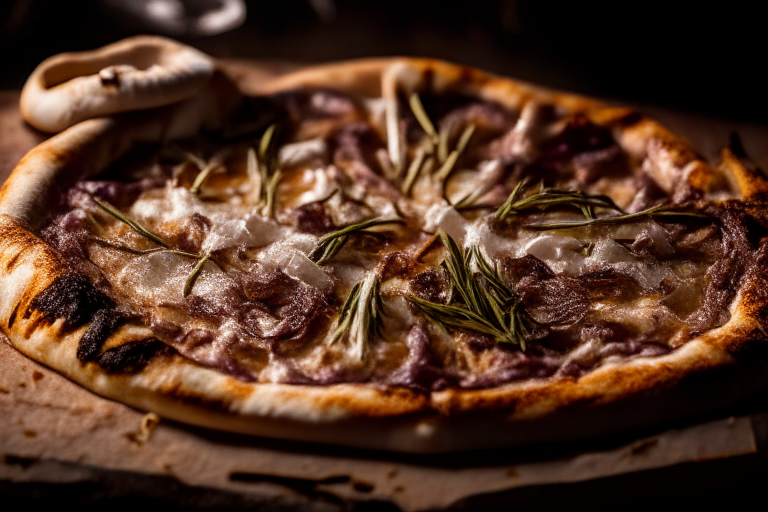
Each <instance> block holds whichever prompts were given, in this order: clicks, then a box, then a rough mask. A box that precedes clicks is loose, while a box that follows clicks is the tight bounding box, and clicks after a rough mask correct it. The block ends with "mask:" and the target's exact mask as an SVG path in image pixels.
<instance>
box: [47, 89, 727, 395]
mask: <svg viewBox="0 0 768 512" xmlns="http://www.w3.org/2000/svg"><path fill="white" fill-rule="evenodd" d="M268 100H269V101H270V102H271V104H272V105H274V107H275V111H276V112H278V114H276V115H275V120H274V121H275V125H276V126H279V127H280V136H279V139H278V140H279V148H278V150H277V151H276V156H275V160H276V167H277V168H279V169H280V170H281V172H282V177H281V179H280V181H279V183H278V185H277V187H276V193H275V208H274V215H272V216H270V215H269V214H268V213H266V212H265V210H264V207H263V206H262V205H261V204H260V200H261V199H260V196H259V193H258V187H259V185H260V184H259V183H258V180H256V179H254V176H251V175H249V173H248V164H247V161H248V149H249V148H252V147H258V144H259V140H260V137H261V133H259V134H257V135H254V137H253V138H252V139H250V140H247V141H242V140H238V141H230V142H222V141H213V140H208V139H205V138H203V137H201V138H200V139H199V140H195V141H188V142H185V143H182V144H181V145H180V146H179V147H177V148H175V149H174V151H169V150H168V148H166V149H165V150H162V151H160V152H158V153H156V154H154V155H152V156H150V157H146V156H145V155H144V156H140V157H135V158H134V159H133V160H130V161H128V162H124V163H122V164H121V166H120V168H116V169H114V170H113V171H112V174H111V175H109V174H108V175H107V176H106V177H104V178H103V179H101V180H100V181H85V182H81V183H79V184H78V185H77V186H75V187H74V188H72V189H71V190H69V191H68V192H67V193H66V194H65V197H63V198H62V201H61V203H62V207H61V208H60V210H59V211H57V212H56V213H55V215H54V216H53V217H52V218H51V220H50V222H49V223H48V224H47V226H46V227H45V228H44V229H43V230H42V237H43V239H44V240H45V241H46V242H48V243H49V244H51V245H52V246H53V247H55V248H56V249H57V250H59V251H60V252H61V253H62V254H63V255H64V256H65V257H66V258H67V259H68V261H70V262H71V264H72V265H73V267H75V268H76V269H77V270H78V271H80V272H82V273H83V274H85V275H86V276H88V277H89V278H90V279H91V280H92V281H93V282H95V283H96V285H97V286H98V287H99V288H100V289H101V290H103V291H104V292H105V293H106V294H107V295H109V296H111V297H114V298H115V301H116V303H118V304H120V308H121V313H122V314H124V315H126V316H131V317H138V318H140V319H141V321H142V322H143V324H144V325H145V326H146V328H147V329H148V330H149V331H151V334H152V335H153V336H155V337H156V338H157V339H159V340H160V341H162V342H163V343H165V344H166V345H169V346H170V347H172V348H173V349H175V350H176V351H178V353H179V354H181V355H182V356H183V357H185V358H188V359H190V360H192V361H194V362H196V363H198V364H200V365H204V366H206V367H210V368H214V369H217V370H219V371H221V372H223V373H224V374H227V375H230V376H233V377H235V378H237V379H240V380H243V381H250V382H264V383H266V382H272V383H287V384H334V383H344V382H367V383H372V384H386V385H395V386H405V387H409V388H413V389H427V390H439V389H443V388H445V387H459V388H483V387H490V386H498V385H501V384H504V383H507V382H514V381H519V380H522V379H546V378H553V379H557V378H573V377H578V376H580V375H582V374H584V373H586V372H589V371H592V370H594V369H595V368H598V367H600V366H601V365H605V364H609V363H610V362H611V361H615V360H619V359H626V358H635V357H656V356H659V355H662V354H667V353H669V352H671V351H674V350H676V349H678V348H679V347H680V346H682V345H683V344H685V342H686V341H687V340H688V339H690V338H691V337H692V336H694V335H697V334H700V333H702V332H706V331H707V330H710V329H713V328H715V327H718V326H719V325H722V324H723V323H724V322H725V321H727V309H728V308H727V303H728V302H729V301H731V300H733V297H732V296H729V295H728V293H727V292H724V291H723V290H722V289H721V286H722V284H721V282H720V281H718V280H717V279H716V274H717V272H718V271H719V272H722V270H718V269H717V268H715V270H713V264H714V263H715V261H716V260H717V259H718V258H719V257H720V256H721V255H722V254H723V253H724V251H725V249H724V246H725V245H727V244H728V243H737V242H729V240H732V239H734V237H735V238H738V237H739V236H741V235H739V234H738V233H735V234H734V233H730V232H724V229H728V228H727V226H726V228H721V227H719V226H720V225H718V224H716V223H714V222H713V221H712V220H711V218H714V217H716V216H717V215H718V213H717V212H715V213H712V214H711V218H709V217H705V218H702V219H694V220H685V221H679V220H677V221H676V220H674V219H673V220H671V221H668V220H664V221H658V220H654V219H653V218H640V219H638V220H636V221H633V222H628V223H621V224H616V225H613V224H605V225H595V226H591V227H586V228H578V229H550V230H544V231H538V230H533V229H529V228H527V227H526V226H527V225H529V224H535V223H537V222H569V221H578V220H581V219H583V218H584V216H583V215H582V213H581V212H579V210H578V209H573V208H571V209H569V208H564V209H553V210H546V211H545V210H540V211H531V212H526V213H525V214H523V215H520V216H517V217H515V218H513V219H511V220H510V221H505V222H499V221H498V220H497V217H496V208H497V207H498V206H499V205H501V204H502V203H503V202H504V200H505V199H506V198H507V197H508V196H509V194H510V193H511V192H512V190H513V189H514V188H515V186H516V185H518V184H519V183H520V182H521V181H523V180H526V179H527V180H529V181H530V182H531V183H532V185H531V186H530V187H531V188H530V190H534V191H535V190H536V189H537V188H536V187H537V185H536V184H537V183H538V182H539V181H541V182H542V184H543V185H545V186H546V187H549V188H552V187H556V188H559V189H569V190H579V191H583V192H585V193H588V194H591V195H594V196H598V195H606V196H608V197H610V198H611V199H612V200H613V201H614V202H615V203H616V205H617V206H618V207H620V208H621V209H623V210H624V211H625V212H628V213H634V212H639V211H642V210H644V209H647V208H649V207H651V206H653V205H655V204H661V203H664V202H665V201H669V199H670V198H669V197H667V195H666V193H664V192H663V190H662V188H660V186H659V185H663V184H657V183H654V182H652V180H650V179H649V178H648V177H647V175H646V174H645V173H644V169H646V168H648V167H649V166H663V165H669V163H668V162H665V161H664V160H663V159H661V160H658V161H651V160H646V161H638V160H637V159H636V158H634V157H631V156H630V155H628V154H627V153H625V152H623V151H622V150H621V148H620V147H619V145H618V144H617V143H616V141H615V140H614V138H613V134H612V132H611V131H610V130H609V129H607V128H604V127H601V126H598V125H596V124H593V123H591V122H590V121H588V120H587V119H586V118H579V117H576V118H573V117H572V116H567V115H565V114H564V113H560V112H557V111H551V110H547V111H543V110H546V109H543V108H540V107H537V106H536V105H533V104H531V105H530V106H529V107H526V109H524V110H523V112H522V113H521V114H520V115H517V113H515V112H510V111H508V110H506V109H504V108H502V107H501V106H500V105H498V104H495V103H493V102H490V101H484V100H479V99H477V98H469V97H460V96H457V97H450V98H447V99H446V98H431V97H425V98H423V101H424V105H425V107H426V110H427V112H428V113H429V115H430V117H431V118H432V119H433V120H434V123H435V124H436V126H437V127H438V128H439V129H441V130H443V129H444V130H445V133H448V134H449V139H450V141H449V144H450V145H451V146H455V145H456V144H458V142H457V140H458V139H459V137H460V134H461V133H462V129H464V128H465V127H466V126H469V125H471V126H472V127H473V129H474V132H473V133H472V134H471V137H470V138H469V139H468V140H469V142H468V144H467V146H466V149H465V150H464V151H463V152H462V154H461V155H460V156H459V158H458V159H457V160H456V163H455V166H454V168H453V169H452V170H451V172H450V174H449V175H448V179H445V180H439V179H438V178H437V175H439V174H440V171H439V169H438V168H437V167H438V166H435V167H436V168H435V169H432V170H431V172H430V171H426V172H422V173H420V174H419V175H418V176H417V177H416V179H415V180H414V182H413V184H412V187H411V189H410V190H407V191H406V190H404V187H403V185H402V183H403V180H404V179H405V178H406V176H405V173H406V171H407V169H406V168H402V169H400V170H397V169H396V168H393V162H392V159H391V158H389V157H388V154H389V153H388V152H389V151H391V146H389V147H388V144H387V126H386V121H385V118H386V116H385V115H384V111H385V110H386V106H385V105H383V103H382V101H381V100H380V99H376V98H368V99H360V98H353V97H349V96H345V95H343V94H339V93H335V92H332V91H328V90H316V91H309V92H307V91H295V92H287V93H281V94H278V95H274V96H272V97H269V98H268ZM405 103H406V100H405V99H403V105H405ZM399 112H400V114H399V116H400V117H399V120H398V124H399V130H400V134H401V136H402V139H403V140H402V143H401V148H402V151H403V155H404V156H405V160H406V162H412V161H413V160H415V159H416V158H420V157H419V156H418V151H419V147H420V144H421V143H422V141H423V140H424V137H425V134H424V130H423V127H422V126H421V125H420V123H419V122H418V120H417V119H415V117H414V114H412V113H411V112H410V111H408V110H407V108H406V107H403V108H401V109H400V110H399ZM189 153H191V154H193V155H196V157H197V158H198V159H202V160H203V162H204V164H212V163H215V164H216V166H217V171H215V172H213V173H212V174H211V175H210V177H209V178H208V179H207V180H206V181H205V182H204V183H203V185H202V186H201V187H200V190H199V192H198V193H195V192H193V191H191V190H190V189H191V188H192V187H193V182H194V180H195V178H196V177H197V176H198V175H199V173H200V172H201V171H202V169H201V166H200V165H198V164H196V163H195V161H196V160H195V159H194V158H192V159H190V158H188V157H186V156H185V155H186V154H189ZM473 192H474V193H475V195H476V197H475V198H474V200H473V203H472V204H471V206H472V207H471V208H464V207H459V208H457V206H458V205H459V204H460V202H461V200H462V198H465V197H466V196H467V195H468V194H470V193H473ZM94 198H96V199H99V200H101V201H106V202H108V203H109V204H111V205H114V206H115V207H116V208H118V209H119V210H120V211H121V212H123V214H125V215H126V216H127V217H128V218H130V219H133V220H135V221H137V222H138V223H140V224H141V225H142V226H144V227H146V228H147V229H149V230H150V231H152V232H153V233H156V234H157V235H158V236H160V237H161V238H162V239H163V240H165V241H167V243H168V245H169V246H170V247H172V248H173V249H174V250H163V251H160V250H157V251H153V249H157V246H156V245H153V243H152V242H150V241H148V240H147V238H146V237H144V236H142V235H141V234H139V233H137V232H136V230H135V229H132V228H131V227H130V226H128V225H127V224H126V223H125V222H121V221H120V220H118V219H116V218H115V217H114V216H111V215H108V214H107V213H105V211H104V210H103V208H101V207H99V205H98V204H97V203H96V202H95V201H94ZM694 199H695V198H694ZM599 213H600V214H601V215H604V214H605V212H602V211H601V212H599ZM608 215H615V213H611V212H609V213H608ZM374 218H383V219H393V218H394V219H400V220H401V221H402V223H401V224H391V225H386V226H378V227H377V228H376V229H372V230H370V231H371V232H369V233H366V234H362V235H359V234H358V235H355V236H351V237H350V239H349V240H348V241H347V243H346V244H345V245H344V246H343V247H342V248H341V250H340V251H339V252H338V253H337V254H336V255H335V256H334V257H333V258H331V259H330V261H328V262H324V263H322V264H318V263H317V262H316V261H313V259H312V252H313V249H314V248H315V247H316V246H317V245H318V243H319V242H320V241H321V238H322V237H323V235H325V234H327V233H330V232H333V231H334V230H337V229H339V228H342V227H344V226H348V225H350V224H353V223H358V222H362V221H365V220H368V219H374ZM726 224H727V223H726ZM436 233H442V234H444V235H447V236H449V237H450V238H452V239H453V240H455V241H456V243H457V244H458V246H459V247H461V248H463V249H464V250H465V251H470V249H472V248H474V249H472V250H479V251H480V253H481V254H482V255H483V256H484V257H485V258H486V259H487V260H488V261H490V262H491V263H492V264H493V265H494V267H495V268H497V269H499V271H500V272H501V275H503V276H504V278H505V279H506V280H508V283H509V286H510V287H511V289H512V290H514V293H515V294H516V296H517V297H518V298H519V300H520V303H521V304H522V307H524V308H525V311H526V312H527V314H528V315H530V318H531V319H532V324H533V327H531V329H530V332H528V333H527V334H526V336H527V339H526V340H525V341H526V342H525V347H522V346H518V345H514V344H510V343H501V342H499V341H498V340H494V339H493V338H492V337H489V336H487V335H484V334H483V333H479V332H475V331H472V330H469V329H461V328H451V327H450V326H445V325H441V324H440V323H438V322H435V321H433V320H432V319H430V318H426V317H425V316H424V315H423V314H421V313H420V312H419V311H418V310H417V309H416V308H414V307H413V305H412V303H411V301H410V300H409V297H412V296H415V297H420V298H421V299H424V300H429V301H431V302H434V303H438V304H445V303H447V301H448V300H449V297H450V293H451V286H450V282H449V279H448V276H447V275H446V272H445V271H444V269H443V268H442V267H441V266H440V264H441V262H442V261H443V260H445V259H446V257H447V253H446V249H445V247H443V246H442V245H441V244H440V243H439V241H437V242H436V241H435V238H434V235H435V234H436ZM174 251H175V252H174ZM182 252H184V253H187V254H194V255H203V254H205V255H211V259H210V260H208V261H204V262H203V263H202V266H201V268H200V269H199V273H198V274H197V278H196V279H195V280H194V282H193V285H192V286H191V287H190V288H189V290H187V291H188V293H186V294H185V287H186V286H187V285H188V282H189V276H190V274H191V273H192V272H193V271H194V268H195V265H196V264H198V263H199V262H200V261H201V260H200V259H198V260H195V259H193V258H190V257H189V256H185V255H183V254H181V253H182ZM214 260H215V261H214ZM371 276H376V278H377V279H378V281H380V283H381V298H382V308H383V313H384V316H383V318H382V322H381V326H382V328H381V330H380V334H379V335H375V336H371V337H369V339H367V340H366V341H365V342H362V341H360V340H359V339H357V338H355V337H354V336H351V335H345V336H342V337H341V338H340V339H336V336H335V333H336V331H337V328H338V326H339V323H340V312H341V310H342V304H343V303H344V301H345V299H346V298H347V296H348V295H349V294H350V292H351V291H352V290H353V288H354V287H355V286H356V285H357V284H362V285H363V286H369V287H370V286H372V284H371V283H373V281H372V280H370V279H369V278H370V277H371ZM713 276H715V277H713ZM365 290H366V289H365V288H363V291H364V292H365ZM717 301H719V302H717ZM715 302H717V303H716V304H715ZM721 306H725V307H721ZM723 311H725V313H723Z"/></svg>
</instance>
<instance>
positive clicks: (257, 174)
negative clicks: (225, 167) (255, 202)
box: [246, 148, 266, 201]
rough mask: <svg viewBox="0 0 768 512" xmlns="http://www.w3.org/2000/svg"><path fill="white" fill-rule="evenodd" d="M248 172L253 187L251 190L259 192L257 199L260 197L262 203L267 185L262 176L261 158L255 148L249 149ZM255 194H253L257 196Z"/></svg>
mask: <svg viewBox="0 0 768 512" xmlns="http://www.w3.org/2000/svg"><path fill="white" fill-rule="evenodd" d="M246 171H247V173H248V180H249V181H250V182H251V184H252V185H253V188H252V189H251V190H253V191H254V192H255V191H258V196H256V197H258V199H259V201H260V200H261V197H262V196H263V195H264V187H265V186H266V184H265V183H264V181H263V179H262V176H261V171H260V166H259V158H258V157H257V156H256V150H255V149H253V148H248V156H247V158H246ZM254 192H251V193H252V194H254V195H256V194H255V193H254ZM254 199H255V198H254Z"/></svg>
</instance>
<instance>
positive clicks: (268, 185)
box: [246, 123, 283, 218]
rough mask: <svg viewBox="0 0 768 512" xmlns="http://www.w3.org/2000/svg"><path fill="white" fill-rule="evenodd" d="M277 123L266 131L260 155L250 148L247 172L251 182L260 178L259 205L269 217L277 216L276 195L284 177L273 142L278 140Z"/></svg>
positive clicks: (261, 143)
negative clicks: (278, 167) (278, 164)
mask: <svg viewBox="0 0 768 512" xmlns="http://www.w3.org/2000/svg"><path fill="white" fill-rule="evenodd" d="M276 129H277V125H276V124H274V123H273V124H271V125H269V127H267V129H266V130H265V131H264V135H262V136H261V140H260V141H259V150H258V156H257V153H256V151H255V150H254V149H253V148H251V149H249V150H248V159H247V167H246V169H247V172H248V178H249V179H250V180H251V182H254V181H256V179H257V178H258V180H259V188H258V191H259V206H260V207H262V212H263V214H264V215H266V216H267V217H269V218H273V217H274V216H275V197H276V195H277V186H278V185H279V184H280V180H281V179H282V178H283V171H282V169H277V168H276V167H277V156H276V154H277V151H276V147H275V145H274V144H273V142H274V141H275V140H276V137H275V130H276Z"/></svg>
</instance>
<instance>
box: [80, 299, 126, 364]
mask: <svg viewBox="0 0 768 512" xmlns="http://www.w3.org/2000/svg"><path fill="white" fill-rule="evenodd" d="M123 319H124V317H123V315H122V314H120V313H119V312H118V311H116V310H114V309H112V308H106V309H101V310H99V311H97V312H96V314H95V315H94V316H93V320H92V321H91V325H89V326H88V330H87V331H85V334H84V335H83V337H82V338H80V342H79V343H78V344H77V359H78V360H79V361H81V362H86V361H92V360H94V359H96V357H98V355H99V352H100V351H101V347H103V346H104V343H105V342H106V341H107V338H108V337H109V335H110V334H112V332H114V330H115V328H116V327H117V326H118V325H120V323H121V322H122V321H123Z"/></svg>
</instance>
